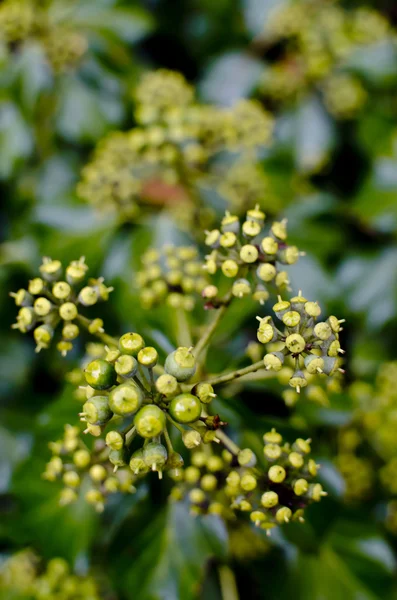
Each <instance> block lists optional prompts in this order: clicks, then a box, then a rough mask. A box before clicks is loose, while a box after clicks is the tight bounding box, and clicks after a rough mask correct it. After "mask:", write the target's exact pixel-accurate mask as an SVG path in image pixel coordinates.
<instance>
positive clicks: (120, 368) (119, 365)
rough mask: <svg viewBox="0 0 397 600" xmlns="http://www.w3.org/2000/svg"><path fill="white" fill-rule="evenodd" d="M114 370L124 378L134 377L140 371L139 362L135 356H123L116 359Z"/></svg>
mask: <svg viewBox="0 0 397 600" xmlns="http://www.w3.org/2000/svg"><path fill="white" fill-rule="evenodd" d="M114 369H115V371H116V373H117V374H118V375H121V376H122V377H133V376H134V375H135V374H136V372H137V371H138V361H137V360H136V359H135V358H134V357H133V356H129V355H128V354H122V355H121V356H119V357H118V358H117V359H116V361H115V363H114Z"/></svg>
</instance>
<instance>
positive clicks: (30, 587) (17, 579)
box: [0, 549, 101, 600]
mask: <svg viewBox="0 0 397 600" xmlns="http://www.w3.org/2000/svg"><path fill="white" fill-rule="evenodd" d="M0 592H1V597H2V598H4V599H6V598H8V599H10V600H11V598H15V599H17V598H21V599H22V598H29V599H32V600H54V599H55V598H56V599H57V600H100V598H101V594H100V591H99V589H98V586H97V583H96V582H95V580H94V578H93V577H91V576H90V575H85V576H81V575H75V574H74V573H73V572H72V570H71V568H70V566H69V564H68V563H67V561H66V560H64V559H63V558H52V559H51V560H49V561H48V563H47V564H43V561H42V559H40V557H39V556H37V554H35V552H33V551H32V550H29V549H28V550H22V551H21V552H17V553H15V554H13V555H11V556H10V557H9V558H7V559H6V560H5V561H4V562H3V564H2V565H1V566H0Z"/></svg>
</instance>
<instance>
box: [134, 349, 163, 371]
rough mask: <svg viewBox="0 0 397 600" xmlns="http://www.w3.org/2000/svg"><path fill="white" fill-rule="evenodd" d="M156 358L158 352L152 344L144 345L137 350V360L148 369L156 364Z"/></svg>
mask: <svg viewBox="0 0 397 600" xmlns="http://www.w3.org/2000/svg"><path fill="white" fill-rule="evenodd" d="M158 358H159V355H158V352H157V350H156V349H155V348H153V347H152V346H146V348H142V350H140V351H139V352H138V362H139V363H140V364H141V365H143V366H144V367H147V368H148V369H149V368H152V367H154V366H155V365H156V364H157V361H158Z"/></svg>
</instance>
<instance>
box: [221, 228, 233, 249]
mask: <svg viewBox="0 0 397 600" xmlns="http://www.w3.org/2000/svg"><path fill="white" fill-rule="evenodd" d="M236 242H237V236H236V234H235V233H233V232H232V231H227V232H226V233H224V234H222V235H221V237H220V240H219V244H220V245H221V246H222V248H232V247H233V246H234V244H235V243H236Z"/></svg>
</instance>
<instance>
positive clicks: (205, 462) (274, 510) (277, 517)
mask: <svg viewBox="0 0 397 600" xmlns="http://www.w3.org/2000/svg"><path fill="white" fill-rule="evenodd" d="M263 440H264V448H263V453H264V464H265V469H263V468H262V467H260V466H259V465H257V458H256V456H255V454H254V453H253V452H252V450H250V449H249V448H245V449H243V450H240V451H239V452H238V453H237V454H232V453H231V452H229V451H228V450H224V451H223V453H222V456H218V455H210V456H208V455H207V454H205V453H204V452H196V453H194V454H193V455H192V465H191V466H190V467H187V468H186V469H185V471H184V473H183V476H182V477H180V480H181V481H180V482H179V483H178V484H177V485H176V487H175V488H174V490H173V492H172V495H171V497H172V498H173V499H176V500H177V499H181V498H183V497H184V496H185V495H187V496H188V498H189V501H190V503H191V508H192V512H193V513H194V514H203V513H211V514H219V515H221V516H222V517H224V518H225V519H232V518H234V516H235V513H236V512H238V511H240V512H243V513H247V514H249V517H250V520H251V521H252V522H253V523H254V524H255V525H256V526H257V527H260V528H261V529H264V530H266V531H267V532H268V533H270V530H271V529H272V528H274V527H275V526H277V525H279V524H284V523H288V522H289V521H303V513H304V509H305V508H306V506H307V505H308V504H310V503H311V502H312V501H314V502H318V501H320V500H321V498H322V497H323V496H326V495H327V494H326V492H324V490H323V488H322V486H321V484H320V483H313V482H312V480H313V478H314V477H315V476H316V474H317V470H318V465H316V463H315V461H314V460H313V459H311V458H309V455H310V451H311V448H310V440H303V439H301V438H299V439H297V440H295V442H294V443H293V444H292V445H290V444H288V443H285V442H284V441H283V438H282V436H281V435H280V434H279V433H278V432H277V431H276V430H275V429H272V430H271V431H269V432H268V433H266V434H265V435H264V436H263ZM262 462H263V461H262Z"/></svg>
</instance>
